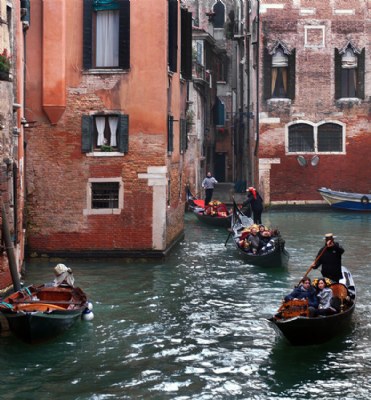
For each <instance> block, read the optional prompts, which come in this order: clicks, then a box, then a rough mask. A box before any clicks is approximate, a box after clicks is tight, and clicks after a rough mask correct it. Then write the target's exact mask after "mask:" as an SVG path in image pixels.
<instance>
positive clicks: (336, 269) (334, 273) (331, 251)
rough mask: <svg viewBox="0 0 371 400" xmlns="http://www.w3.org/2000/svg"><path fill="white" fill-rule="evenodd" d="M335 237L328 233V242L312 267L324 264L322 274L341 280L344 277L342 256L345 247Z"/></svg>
mask: <svg viewBox="0 0 371 400" xmlns="http://www.w3.org/2000/svg"><path fill="white" fill-rule="evenodd" d="M334 238H335V236H334V235H333V234H332V233H326V235H325V241H326V244H325V246H323V247H322V248H321V249H320V250H319V252H318V255H317V258H316V260H315V261H314V263H313V264H312V268H314V269H317V268H318V267H319V266H320V265H322V269H321V273H322V276H323V277H325V278H329V279H331V280H332V281H335V282H339V280H340V279H341V278H342V277H343V275H342V272H341V256H342V254H343V253H344V249H343V248H342V247H341V246H340V244H339V243H337V242H335V240H334Z"/></svg>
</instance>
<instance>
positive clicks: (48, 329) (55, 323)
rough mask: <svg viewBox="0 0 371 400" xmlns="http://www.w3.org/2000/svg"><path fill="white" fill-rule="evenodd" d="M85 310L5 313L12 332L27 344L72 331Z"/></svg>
mask: <svg viewBox="0 0 371 400" xmlns="http://www.w3.org/2000/svg"><path fill="white" fill-rule="evenodd" d="M82 312H83V310H74V311H52V312H51V313H49V314H46V313H44V312H34V313H31V312H30V313H28V312H27V313H20V312H17V313H14V312H7V313H4V312H3V314H4V316H5V318H6V319H7V321H8V325H9V329H10V331H11V332H12V333H13V334H14V335H15V336H17V337H18V338H19V339H21V340H23V341H24V342H26V343H38V342H44V341H46V340H48V339H51V338H53V337H56V336H58V335H60V334H61V333H63V332H64V331H66V330H68V329H70V328H71V327H72V326H73V325H74V324H75V322H76V321H77V320H78V319H80V318H81V314H82Z"/></svg>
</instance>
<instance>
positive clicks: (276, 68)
mask: <svg viewBox="0 0 371 400" xmlns="http://www.w3.org/2000/svg"><path fill="white" fill-rule="evenodd" d="M288 65H289V63H288V57H287V55H286V54H285V53H284V52H283V49H282V47H278V48H277V50H276V51H275V53H274V54H273V56H272V97H279V98H287V67H288Z"/></svg>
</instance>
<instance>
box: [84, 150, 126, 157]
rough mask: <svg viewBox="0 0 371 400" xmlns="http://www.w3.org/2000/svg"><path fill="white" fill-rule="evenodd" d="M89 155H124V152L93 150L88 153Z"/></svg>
mask: <svg viewBox="0 0 371 400" xmlns="http://www.w3.org/2000/svg"><path fill="white" fill-rule="evenodd" d="M86 155H87V156H88V157H124V155H125V154H124V153H120V152H119V151H93V152H92V153H86Z"/></svg>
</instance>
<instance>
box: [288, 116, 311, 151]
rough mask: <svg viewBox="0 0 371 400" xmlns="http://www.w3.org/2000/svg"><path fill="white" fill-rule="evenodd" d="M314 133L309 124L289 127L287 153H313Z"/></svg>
mask: <svg viewBox="0 0 371 400" xmlns="http://www.w3.org/2000/svg"><path fill="white" fill-rule="evenodd" d="M313 151H314V132H313V126H311V125H309V124H303V123H300V124H294V125H291V126H290V127H289V152H294V153H295V152H313Z"/></svg>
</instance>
